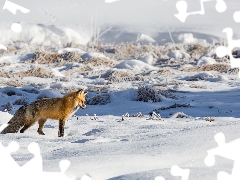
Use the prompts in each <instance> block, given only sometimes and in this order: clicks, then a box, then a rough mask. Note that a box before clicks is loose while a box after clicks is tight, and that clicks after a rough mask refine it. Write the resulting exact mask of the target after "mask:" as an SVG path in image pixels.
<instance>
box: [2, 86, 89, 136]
mask: <svg viewBox="0 0 240 180" xmlns="http://www.w3.org/2000/svg"><path fill="white" fill-rule="evenodd" d="M86 94H87V93H86V92H84V90H78V91H73V92H70V93H69V94H67V95H65V96H64V97H62V98H44V99H39V100H37V101H35V102H33V103H31V104H30V105H27V106H22V107H21V108H19V109H18V110H17V112H16V113H15V115H14V116H13V117H12V118H11V119H10V121H9V122H8V126H7V127H6V128H5V129H4V130H3V131H2V132H1V133H2V134H6V133H16V132H18V130H19V129H20V128H21V127H22V126H23V128H22V129H21V130H20V132H21V133H24V132H25V131H26V130H27V129H28V128H29V127H31V126H32V125H33V124H34V123H35V122H37V121H38V123H39V128H38V133H39V134H42V135H44V133H43V130H42V129H43V127H44V125H45V123H46V121H47V119H56V120H59V133H58V136H59V137H62V136H64V125H65V122H66V121H67V118H69V117H70V116H72V115H73V114H74V113H75V112H76V111H77V110H78V109H79V108H80V107H81V108H83V109H84V108H86V105H85V95H86Z"/></svg>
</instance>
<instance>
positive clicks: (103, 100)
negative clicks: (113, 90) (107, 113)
mask: <svg viewBox="0 0 240 180" xmlns="http://www.w3.org/2000/svg"><path fill="white" fill-rule="evenodd" d="M110 102H111V97H110V94H109V93H99V94H96V95H95V96H93V97H90V98H88V97H87V98H86V104H88V105H106V104H108V103H110Z"/></svg>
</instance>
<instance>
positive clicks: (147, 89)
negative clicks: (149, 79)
mask: <svg viewBox="0 0 240 180" xmlns="http://www.w3.org/2000/svg"><path fill="white" fill-rule="evenodd" d="M137 101H143V102H149V101H151V102H160V101H161V95H160V94H159V93H158V91H157V90H156V89H155V88H154V87H153V86H139V87H138V94H137Z"/></svg>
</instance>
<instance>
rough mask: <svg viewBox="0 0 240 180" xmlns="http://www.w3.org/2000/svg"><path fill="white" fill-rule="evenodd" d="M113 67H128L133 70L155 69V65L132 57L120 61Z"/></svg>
mask: <svg viewBox="0 0 240 180" xmlns="http://www.w3.org/2000/svg"><path fill="white" fill-rule="evenodd" d="M115 68H119V69H130V70H133V71H147V70H148V71H151V70H157V69H158V68H157V67H154V66H151V65H148V64H146V63H145V62H142V61H139V60H136V59H132V60H126V61H123V62H121V63H120V64H118V65H116V66H115Z"/></svg>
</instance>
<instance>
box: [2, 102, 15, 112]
mask: <svg viewBox="0 0 240 180" xmlns="http://www.w3.org/2000/svg"><path fill="white" fill-rule="evenodd" d="M2 109H3V110H4V111H11V110H13V105H12V103H11V102H8V103H7V104H4V105H2Z"/></svg>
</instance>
